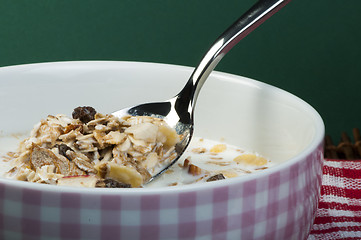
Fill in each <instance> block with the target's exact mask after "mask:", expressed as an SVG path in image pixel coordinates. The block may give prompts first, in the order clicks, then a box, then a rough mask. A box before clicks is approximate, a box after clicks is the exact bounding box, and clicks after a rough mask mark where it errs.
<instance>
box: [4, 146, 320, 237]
mask: <svg viewBox="0 0 361 240" xmlns="http://www.w3.org/2000/svg"><path fill="white" fill-rule="evenodd" d="M322 160H323V157H322V145H320V146H319V147H318V150H317V151H315V152H314V153H312V154H310V155H308V156H307V157H306V159H305V160H303V161H300V162H298V163H297V164H293V165H290V166H288V167H285V168H284V169H283V170H282V171H273V172H270V173H269V174H262V175H259V177H258V178H254V179H250V180H248V181H244V182H237V181H230V182H229V184H228V185H224V184H223V185H222V184H218V183H215V184H213V186H212V187H206V188H194V189H197V190H194V189H193V188H189V190H184V189H183V190H182V189H180V188H170V189H169V191H161V192H156V191H155V192H154V193H151V192H145V193H144V194H140V193H139V191H137V192H136V193H134V192H128V193H129V194H128V193H127V194H122V191H121V189H120V190H119V192H118V193H117V194H114V193H111V194H109V193H104V191H103V192H99V191H95V192H96V193H91V192H89V191H87V192H81V190H80V191H78V192H77V191H48V190H47V191H45V190H42V189H41V188H38V189H35V188H34V187H33V186H34V184H31V183H30V184H26V183H25V184H22V185H21V186H20V185H16V186H13V185H11V184H9V182H8V181H7V182H4V181H0V239H1V240H17V239H19V240H28V239H34V240H52V239H53V240H55V239H84V240H90V239H104V240H111V239H131V240H137V239H222V240H223V239H232V240H233V239H267V240H272V239H275V240H280V239H297V240H298V239H306V238H307V235H308V233H309V231H310V228H311V225H312V222H313V218H314V213H315V211H316V208H317V203H318V196H319V188H320V185H321V175H322ZM210 184H212V183H210ZM27 186H32V187H27ZM54 188H56V187H54ZM63 189H64V188H63ZM101 193H103V194H101Z"/></svg>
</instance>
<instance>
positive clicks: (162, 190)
mask: <svg viewBox="0 0 361 240" xmlns="http://www.w3.org/2000/svg"><path fill="white" fill-rule="evenodd" d="M69 65H71V66H72V67H73V68H74V67H85V69H88V68H90V67H92V66H94V65H95V66H97V67H102V68H104V67H119V66H121V65H122V66H131V67H135V66H141V67H143V68H144V67H147V68H167V69H174V70H177V71H187V72H189V74H190V73H191V72H192V71H193V68H192V67H189V66H183V65H176V64H167V63H155V62H140V61H139V62H138V61H99V60H89V61H88V60H87V61H54V62H41V63H29V64H19V65H11V66H4V67H0V74H1V73H2V72H6V71H10V72H11V71H14V72H18V71H19V70H27V69H33V68H38V67H42V68H43V67H45V68H47V67H50V66H52V67H54V66H55V67H61V66H69ZM211 75H212V76H214V77H217V78H218V79H221V80H227V81H237V82H238V83H239V82H240V81H241V82H242V83H244V84H249V85H252V86H254V87H257V88H266V89H268V90H271V91H276V92H277V94H283V95H286V96H287V97H289V98H291V99H293V100H294V101H297V102H299V103H300V104H301V105H302V107H303V108H304V109H307V111H309V113H310V114H311V115H312V116H313V119H314V121H315V125H316V131H315V136H314V137H313V139H312V141H311V142H310V143H309V144H308V145H307V146H306V147H305V148H304V149H303V150H302V151H301V152H300V153H299V154H297V155H296V156H294V157H292V158H290V159H288V160H287V161H285V162H284V163H282V164H278V165H275V166H273V167H271V168H269V169H265V170H262V171H259V172H255V173H252V174H249V175H243V176H241V177H237V178H230V179H225V180H222V181H214V182H208V183H200V184H189V185H180V186H167V187H154V188H122V189H117V188H115V189H112V188H106V189H104V188H82V187H70V186H53V185H48V184H37V183H30V182H24V181H18V180H13V179H7V178H3V177H0V184H5V185H11V186H12V187H17V188H24V189H29V190H35V191H47V192H62V193H64V192H67V193H83V194H96V195H99V194H102V195H119V194H120V193H121V194H122V195H149V194H151V195H154V194H162V195H163V194H171V193H174V192H177V193H182V192H193V191H200V190H206V189H213V188H220V187H227V186H230V185H233V184H240V183H243V182H248V181H252V180H254V179H256V178H259V177H265V176H268V175H271V174H274V173H276V172H280V171H282V169H286V168H288V167H290V166H292V165H294V164H296V163H298V162H300V161H302V160H303V159H305V158H306V157H307V156H309V155H310V154H312V152H314V151H315V150H316V149H318V148H319V147H320V146H322V145H323V139H324V135H325V125H324V122H323V120H322V118H321V116H320V114H319V113H318V112H317V111H316V110H315V109H314V108H313V107H312V106H311V105H310V104H308V103H307V102H306V101H304V100H302V99H301V98H299V97H297V96H295V95H294V94H292V93H290V92H287V91H285V90H283V89H280V88H278V87H275V86H272V85H270V84H267V83H264V82H260V81H258V80H255V79H252V78H248V77H244V76H240V75H236V74H231V73H226V72H220V71H216V70H214V71H213V72H212V73H211Z"/></svg>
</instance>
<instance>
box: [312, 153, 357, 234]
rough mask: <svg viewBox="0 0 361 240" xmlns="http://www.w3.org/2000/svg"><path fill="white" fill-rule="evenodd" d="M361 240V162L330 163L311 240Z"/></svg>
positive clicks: (324, 174) (338, 161)
mask: <svg viewBox="0 0 361 240" xmlns="http://www.w3.org/2000/svg"><path fill="white" fill-rule="evenodd" d="M316 239H322V240H323V239H325V240H333V239H361V160H332V159H326V160H325V163H324V169H323V179H322V187H321V198H320V202H319V207H318V210H317V213H316V218H315V221H314V225H313V228H312V231H311V234H310V236H309V237H308V240H316Z"/></svg>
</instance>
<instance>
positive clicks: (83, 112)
mask: <svg viewBox="0 0 361 240" xmlns="http://www.w3.org/2000/svg"><path fill="white" fill-rule="evenodd" d="M96 113H97V112H96V111H95V109H94V108H92V107H87V106H84V107H77V108H75V109H74V111H73V114H72V116H73V118H74V119H79V120H80V121H82V122H83V123H88V122H90V121H91V120H94V116H95V114H96Z"/></svg>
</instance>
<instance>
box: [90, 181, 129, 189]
mask: <svg viewBox="0 0 361 240" xmlns="http://www.w3.org/2000/svg"><path fill="white" fill-rule="evenodd" d="M96 187H102V188H131V187H132V186H131V185H130V184H126V183H121V182H118V181H115V180H114V179H104V180H100V181H98V182H97V184H96Z"/></svg>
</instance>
